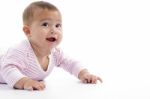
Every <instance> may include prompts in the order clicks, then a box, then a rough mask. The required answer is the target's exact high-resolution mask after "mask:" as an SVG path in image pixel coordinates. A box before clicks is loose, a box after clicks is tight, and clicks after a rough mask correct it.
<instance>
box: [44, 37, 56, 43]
mask: <svg viewBox="0 0 150 99" xmlns="http://www.w3.org/2000/svg"><path fill="white" fill-rule="evenodd" d="M46 40H47V41H50V42H55V41H56V38H55V37H50V38H46Z"/></svg>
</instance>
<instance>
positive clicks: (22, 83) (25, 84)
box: [14, 77, 45, 90]
mask: <svg viewBox="0 0 150 99" xmlns="http://www.w3.org/2000/svg"><path fill="white" fill-rule="evenodd" d="M14 88H16V89H24V90H43V89H44V88H45V85H44V83H43V82H39V81H35V80H32V79H30V78H28V77H24V78H22V79H20V80H19V81H18V82H17V83H16V84H15V85H14Z"/></svg>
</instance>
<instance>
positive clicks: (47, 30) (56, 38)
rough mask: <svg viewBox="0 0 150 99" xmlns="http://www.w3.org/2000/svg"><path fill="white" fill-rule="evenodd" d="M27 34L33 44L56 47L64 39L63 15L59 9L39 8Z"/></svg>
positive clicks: (42, 46)
mask: <svg viewBox="0 0 150 99" xmlns="http://www.w3.org/2000/svg"><path fill="white" fill-rule="evenodd" d="M29 30H30V33H29V34H28V35H27V37H28V39H29V40H30V42H31V43H32V44H36V46H39V47H41V48H47V47H48V48H54V47H56V46H57V45H58V44H59V43H60V42H61V39H62V22H61V15H60V13H59V12H58V11H55V10H54V11H53V10H48V9H38V10H37V11H35V13H34V15H33V20H32V23H31V24H30V26H29Z"/></svg>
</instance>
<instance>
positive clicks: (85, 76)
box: [78, 69, 103, 84]
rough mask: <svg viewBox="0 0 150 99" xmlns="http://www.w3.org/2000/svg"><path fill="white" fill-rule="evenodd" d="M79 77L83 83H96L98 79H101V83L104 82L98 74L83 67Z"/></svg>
mask: <svg viewBox="0 0 150 99" xmlns="http://www.w3.org/2000/svg"><path fill="white" fill-rule="evenodd" d="M78 78H79V79H80V80H81V81H82V82H83V83H92V84H96V83H97V81H98V80H99V81H100V82H101V83H102V82H103V81H102V79H101V78H100V77H98V76H96V75H93V74H90V73H89V72H88V70H87V69H83V70H81V71H80V72H79V74H78Z"/></svg>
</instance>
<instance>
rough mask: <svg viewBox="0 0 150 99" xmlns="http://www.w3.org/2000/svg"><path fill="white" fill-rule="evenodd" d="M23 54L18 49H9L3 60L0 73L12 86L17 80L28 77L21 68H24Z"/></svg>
mask: <svg viewBox="0 0 150 99" xmlns="http://www.w3.org/2000/svg"><path fill="white" fill-rule="evenodd" d="M21 54H22V53H20V52H19V51H16V50H13V51H8V52H7V54H6V55H5V56H4V57H3V59H2V62H1V69H0V73H1V75H2V77H3V79H4V80H5V82H6V83H7V84H8V85H9V86H10V87H12V88H13V87H14V85H15V84H16V82H17V81H19V80H20V79H21V78H23V77H26V76H25V75H23V74H22V73H21V70H22V69H23V68H24V67H23V66H24V64H23V63H24V62H23V60H22V59H23V57H22V55H21Z"/></svg>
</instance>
